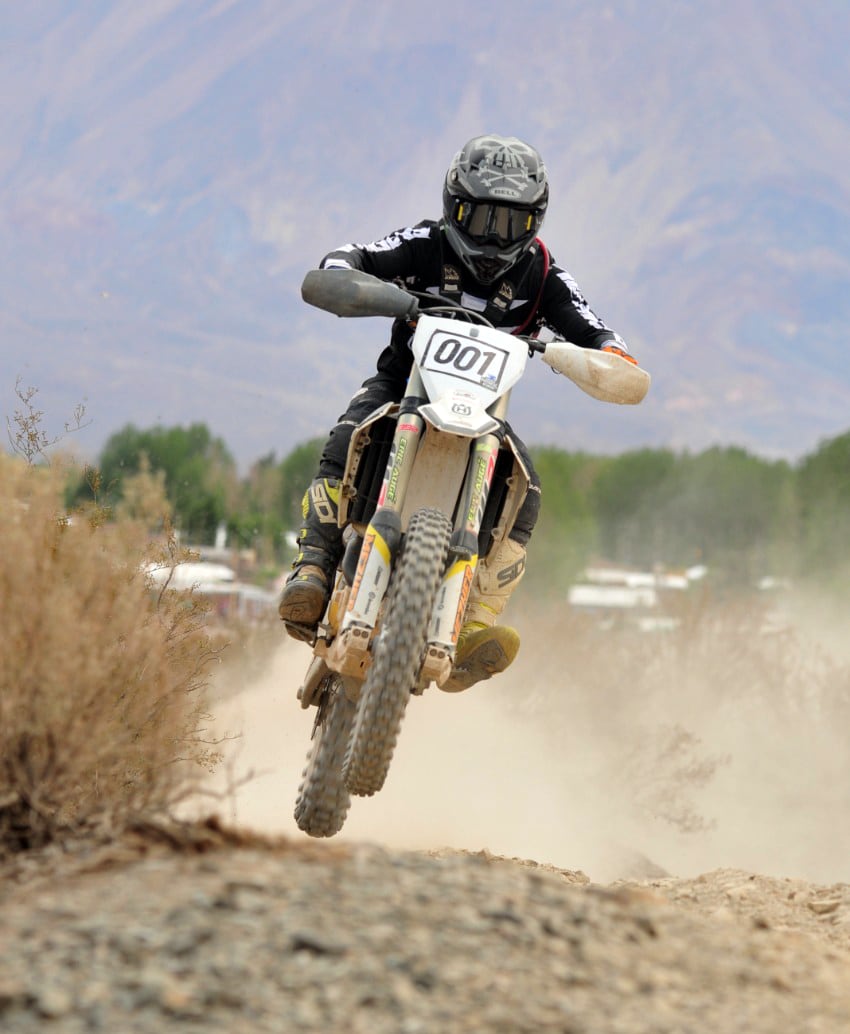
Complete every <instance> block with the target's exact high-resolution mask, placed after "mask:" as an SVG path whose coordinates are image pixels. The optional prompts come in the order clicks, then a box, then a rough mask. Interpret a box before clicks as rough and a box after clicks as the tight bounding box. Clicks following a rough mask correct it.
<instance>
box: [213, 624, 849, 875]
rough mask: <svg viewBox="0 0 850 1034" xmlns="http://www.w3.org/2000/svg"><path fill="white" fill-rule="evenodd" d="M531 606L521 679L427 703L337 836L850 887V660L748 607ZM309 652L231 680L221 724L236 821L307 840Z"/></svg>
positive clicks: (227, 810)
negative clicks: (614, 623)
mask: <svg viewBox="0 0 850 1034" xmlns="http://www.w3.org/2000/svg"><path fill="white" fill-rule="evenodd" d="M521 617H522V618H524V620H517V625H518V627H519V629H520V631H521V633H522V637H523V649H522V651H521V653H520V656H519V658H518V659H517V661H516V662H515V664H514V666H513V668H512V669H511V670H510V671H509V672H507V673H505V674H504V675H502V676H501V677H499V678H498V679H494V680H492V681H490V682H487V683H482V684H479V685H478V686H475V687H473V688H472V689H471V690H469V691H467V692H466V693H463V694H458V695H449V694H444V693H441V692H439V691H438V690H437V689H435V688H431V689H429V690H428V691H427V692H426V693H425V694H424V696H422V697H415V698H413V699H412V700H411V702H410V705H409V707H408V711H407V714H406V716H405V720H404V724H403V727H402V731H401V735H400V737H399V743H398V745H397V748H396V753H395V757H394V759H393V764H392V767H391V769H390V773H389V776H388V779H387V783H386V785H385V787H384V789H383V790H382V791H381V793H380V794H378V795H377V796H375V797H373V798H354V799H353V801H352V807H351V811H350V812H349V816H348V819H347V821H346V824H345V827H344V829H343V831H342V832H341V833H340V834H338V836H337V837H336V838H335V839H336V840H337V841H345V840H358V841H364V840H365V841H370V842H373V843H379V844H383V845H385V846H387V847H390V848H399V849H439V848H444V847H451V848H457V849H467V850H473V851H478V850H482V849H486V850H488V851H490V852H492V853H494V854H503V855H508V856H512V857H513V856H516V857H521V858H530V859H534V860H536V861H538V862H542V863H548V864H552V865H556V866H558V867H561V868H569V869H581V870H583V871H584V872H585V873H587V874H588V875H589V876H590V877H591V879H593V880H595V881H598V882H610V881H611V880H614V879H617V878H629V877H641V876H649V875H652V874H658V873H659V870H663V871H666V872H669V873H670V874H672V875H676V876H683V877H689V876H695V875H698V874H700V873H702V872H707V871H710V870H713V869H717V868H740V869H745V870H748V871H751V872H758V873H763V874H769V875H773V876H786V877H795V878H802V879H808V880H813V881H818V882H837V881H850V861H848V859H850V741H849V740H848V736H847V732H846V730H847V729H848V727H850V726H848V719H850V674H849V673H848V671H850V670H848V669H847V668H846V667H843V666H842V664H840V663H838V662H836V661H833V660H832V659H831V658H828V657H825V656H824V655H823V654H822V652H821V651H820V647H819V646H816V645H815V644H809V643H808V641H807V640H806V638H805V635H803V636H802V638H799V637H798V633H797V631H796V630H791V629H789V628H788V627H787V626H782V627H781V628H779V629H777V628H775V627H773V626H770V627H768V626H766V625H765V623H764V615H762V614H760V613H755V614H753V613H746V614H742V613H740V612H732V611H730V609H729V608H724V609H723V610H718V611H717V612H705V611H701V612H700V613H698V614H696V615H691V616H690V617H686V618H685V620H684V621H683V625H682V627H681V628H680V629H679V630H677V631H676V632H673V633H654V634H650V635H646V634H643V635H636V634H635V633H630V632H628V631H623V630H616V629H614V630H603V629H600V628H599V627H598V626H596V625H594V624H590V623H588V622H586V621H580V620H577V619H576V618H575V616H573V615H570V614H569V613H566V612H564V613H559V614H557V615H553V614H551V613H549V614H548V615H547V617H546V618H545V619H541V618H540V617H539V616H537V617H534V616H532V615H531V614H530V613H529V612H527V611H526V612H525V613H524V615H522V616H521ZM309 659H310V651H309V649H308V648H307V647H306V646H304V645H303V644H299V643H296V642H294V641H291V640H287V639H285V638H284V637H283V636H281V642H280V644H279V645H277V646H276V647H275V648H274V649H273V650H272V651H271V652H270V653H269V655H268V656H267V657H266V658H265V660H264V663H263V664H262V665H258V664H257V663H256V661H254V662H253V663H252V664H251V666H250V669H251V670H250V671H249V672H248V673H247V674H246V673H245V672H243V671H241V670H240V666H239V665H230V666H228V667H227V669H226V670H225V671H224V672H223V673H222V678H221V680H220V682H219V684H218V685H217V686H216V687H215V688H216V691H217V695H218V701H219V702H218V704H217V705H216V708H215V717H216V725H217V729H218V732H219V734H227V735H230V736H235V737H237V738H235V739H233V740H232V741H230V742H229V743H228V744H227V760H226V764H225V765H224V766H223V767H222V769H221V771H220V772H219V773H218V776H217V788H218V789H219V791H221V790H222V788H224V787H225V785H226V784H230V785H229V790H228V792H227V793H226V796H225V797H224V798H223V800H222V806H221V808H220V810H221V812H222V814H223V815H225V817H227V818H228V819H229V820H230V821H232V822H236V823H238V824H240V825H243V826H247V827H250V828H254V829H259V830H263V831H265V832H269V833H285V834H288V835H292V836H294V837H304V834H302V833H301V832H300V831H298V829H297V827H296V826H295V823H294V820H293V818H292V810H293V806H294V802H295V797H296V794H297V790H298V785H299V782H300V777H301V771H302V769H303V766H304V760H305V756H306V753H307V750H308V748H309V742H310V732H311V727H312V722H313V716H314V713H315V712H314V710H313V709H310V710H309V711H304V710H302V709H301V706H300V704H299V703H298V701H297V700H296V696H295V694H296V691H297V687H298V685H299V684H300V681H301V678H302V675H303V673H304V670H305V669H306V667H307V664H308V662H309Z"/></svg>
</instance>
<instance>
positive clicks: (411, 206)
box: [0, 0, 850, 464]
mask: <svg viewBox="0 0 850 1034" xmlns="http://www.w3.org/2000/svg"><path fill="white" fill-rule="evenodd" d="M517 12H518V9H517V8H516V7H515V5H510V4H508V3H505V2H504V0H495V2H492V3H488V4H483V3H469V4H466V5H462V6H458V5H457V4H450V3H447V2H445V0H436V2H432V3H429V4H427V5H426V4H421V5H420V4H414V5H397V4H390V3H388V2H386V0H376V2H373V3H371V4H368V5H367V4H363V3H358V2H355V0H349V2H332V3H329V4H325V5H320V6H316V5H314V4H312V3H306V2H303V3H301V2H295V0H290V2H288V3H286V4H280V3H278V2H276V0H240V2H238V3H237V2H235V0H193V2H192V3H182V2H178V0H150V2H148V3H146V4H144V5H138V4H135V3H131V2H129V0H84V2H80V3H76V4H73V5H72V4H57V3H55V0H41V2H34V3H31V4H29V5H27V6H26V8H25V7H24V6H23V5H21V6H20V7H18V6H17V5H16V6H15V7H14V8H13V7H12V6H11V5H7V7H6V9H5V10H4V11H3V13H2V14H0V58H2V60H0V91H2V97H3V98H4V99H3V102H2V104H0V231H2V237H0V240H2V244H0V290H2V295H3V300H2V305H0V360H2V365H0V375H1V376H0V398H2V401H3V410H4V412H6V413H8V412H10V411H11V410H12V409H13V408H14V404H15V398H14V385H15V379H16V377H18V376H21V377H22V379H23V381H24V382H25V383H27V384H33V385H36V386H38V387H39V389H40V395H39V402H40V406H41V408H43V409H44V410H45V411H46V412H47V414H48V421H49V422H52V423H53V424H54V425H61V422H62V420H64V419H65V418H66V417H67V416H68V415H69V414H70V411H71V409H72V408H73V405H74V403H75V402H78V401H80V400H81V399H86V400H87V408H88V414H89V417H90V418H91V419H92V420H93V423H92V425H91V426H90V427H89V428H88V429H87V430H86V431H85V432H84V433H83V434H82V435H81V436H80V437H79V442H80V443H81V445H82V446H83V447H84V448H85V449H87V450H88V451H89V452H91V453H95V452H96V451H97V450H98V449H99V448H100V446H101V445H102V444H103V442H104V440H105V439H106V437H107V436H108V435H109V434H111V433H112V432H113V431H115V430H117V429H118V428H119V427H120V426H122V425H123V424H124V423H126V422H128V421H132V422H134V423H136V424H137V425H139V426H149V425H151V424H153V423H154V422H156V421H158V420H161V421H162V422H164V423H167V424H172V423H186V422H189V421H193V420H204V421H206V422H207V423H208V424H209V425H210V427H211V428H212V429H213V430H214V432H215V433H216V434H220V435H221V436H222V437H223V438H224V439H225V441H226V442H227V443H228V444H229V445H230V446H231V448H232V449H233V451H234V453H235V454H236V455H237V457H238V458H239V460H240V461H241V462H242V463H243V464H246V463H248V462H250V461H251V460H253V459H255V458H257V457H259V456H260V455H262V454H265V453H268V452H270V451H271V450H277V452H278V453H279V454H280V453H281V452H285V451H287V450H288V449H289V448H291V446H292V445H294V444H295V443H296V442H298V441H301V440H303V439H305V438H307V437H311V436H314V435H319V434H323V433H324V432H325V431H326V429H327V427H328V426H329V425H330V424H331V423H332V422H333V420H334V419H335V417H336V416H337V413H338V412H339V410H340V409H341V408H342V406H343V405H344V404H345V402H346V400H347V399H348V397H349V395H350V394H351V393H352V392H353V390H354V389H355V387H356V386H357V385H358V384H359V382H360V380H361V379H362V378H363V377H365V376H367V375H368V374H369V373H370V372H371V370H372V366H373V363H374V357H375V356H376V354H377V350H378V348H379V347H380V346H381V345H382V343H383V341H384V339H385V337H386V334H387V331H388V329H389V327H388V325H385V324H384V323H382V322H381V321H347V322H342V321H338V320H335V319H334V318H333V317H330V316H328V315H326V314H323V313H319V312H316V311H312V310H308V309H307V308H306V306H304V305H303V304H302V303H301V301H300V298H299V294H298V290H299V286H300V282H301V278H302V276H303V273H304V272H305V271H306V269H307V268H309V267H310V266H312V265H315V264H316V262H317V261H318V260H319V259H320V258H321V256H322V255H323V254H324V253H325V252H326V251H328V250H330V249H331V248H332V247H334V246H336V245H338V244H340V243H342V242H344V241H347V240H360V241H365V240H371V239H375V238H377V237H380V236H383V235H384V234H385V233H386V232H388V231H390V230H392V229H394V228H396V227H398V226H401V225H404V224H406V223H408V222H412V221H415V220H418V219H420V218H424V217H426V216H437V215H438V214H439V211H440V192H441V181H442V177H443V175H444V172H445V167H446V165H447V163H448V161H449V160H450V158H451V156H452V154H453V153H454V151H455V150H457V148H458V147H459V146H460V145H461V144H462V143H463V142H464V140H466V139H467V138H468V137H470V136H472V135H475V134H477V133H479V132H484V131H486V132H490V131H495V132H506V133H516V134H517V135H519V136H522V137H525V138H526V139H528V140H529V141H531V142H532V143H534V144H535V145H536V146H537V147H538V148H539V149H540V150H541V151H542V152H543V154H544V157H545V158H546V161H547V164H548V166H549V169H550V173H551V179H552V202H551V205H550V212H549V217H548V219H547V223H546V226H545V227H544V233H543V236H544V238H545V239H546V241H547V243H548V244H549V246H550V249H551V250H552V252H553V253H554V255H555V256H556V257H557V258H558V260H559V261H560V262H561V263H562V264H564V265H566V266H567V267H568V268H569V269H570V270H571V271H572V272H573V273H574V275H575V276H576V278H577V279H578V281H579V283H580V284H581V286H582V288H583V289H584V291H585V293H586V294H587V295H588V297H589V299H590V301H591V303H592V304H593V306H594V308H595V309H596V310H597V311H598V312H599V313H600V315H602V316H603V317H604V318H606V319H607V320H608V322H609V323H611V324H612V325H613V326H614V327H615V328H616V329H617V330H618V331H620V333H622V334H623V336H624V337H626V339H627V340H628V341H629V342H630V343H631V345H632V347H633V349H634V351H635V352H636V353H637V355H638V356H639V358H640V359H641V361H642V363H643V364H644V365H645V366H646V367H647V368H648V369H650V370H651V372H652V373H653V376H654V384H653V389H652V392H651V394H650V397H649V398H648V399H647V401H646V403H645V404H644V405H643V406H641V407H639V408H638V409H636V410H634V411H624V410H620V409H615V408H614V407H606V406H604V405H602V404H600V403H595V402H593V401H592V400H589V399H586V398H585V397H584V396H582V395H581V394H580V393H579V392H578V391H577V389H575V388H573V387H572V386H571V385H569V384H568V383H566V382H564V381H562V380H559V379H556V378H554V377H552V376H551V375H550V374H549V373H548V371H545V370H544V369H543V367H542V365H541V366H540V368H539V369H534V370H532V372H531V375H530V376H529V378H528V379H527V381H526V382H524V384H523V385H522V386H521V387H520V388H519V389H518V390H517V392H516V393H515V408H514V414H513V417H514V423H515V424H516V425H518V426H519V428H520V429H521V431H522V432H524V436H525V437H526V438H527V439H528V440H529V441H531V442H544V441H545V442H552V443H556V444H560V445H562V446H564V447H567V448H584V449H591V450H599V451H601V450H606V451H610V450H617V451H619V450H621V449H624V448H630V447H635V446H639V445H644V444H647V445H670V446H673V447H675V448H682V447H688V448H691V449H700V448H703V447H704V446H706V445H708V444H711V443H714V442H724V443H737V444H741V445H744V446H746V447H748V448H750V449H752V450H754V451H758V452H760V453H762V454H784V455H791V456H795V455H799V454H801V453H803V452H805V451H808V450H810V449H811V448H813V447H814V446H815V445H816V443H817V441H818V439H819V438H822V437H824V436H830V435H833V434H837V433H839V432H842V431H844V430H846V429H847V427H848V426H850V364H848V362H847V359H846V356H845V350H846V345H847V330H848V325H850V291H848V286H847V285H848V282H850V173H848V169H850V73H849V72H848V66H847V60H846V53H847V47H848V44H850V7H848V5H847V4H846V3H844V0H820V2H818V3H815V4H814V5H812V6H810V7H809V8H803V7H800V6H798V5H794V4H791V3H790V2H785V0H739V2H735V3H732V2H731V0H730V2H726V0H720V2H717V3H714V4H711V5H702V4H696V3H692V2H690V0H666V2H661V0H657V2H645V3H638V2H637V0H620V2H612V3H609V4H604V3H602V4H600V3H596V2H590V0H587V2H585V0H540V2H538V3H535V4H533V5H527V7H526V8H525V9H524V10H523V13H522V16H521V17H522V20H520V15H519V14H518V13H517Z"/></svg>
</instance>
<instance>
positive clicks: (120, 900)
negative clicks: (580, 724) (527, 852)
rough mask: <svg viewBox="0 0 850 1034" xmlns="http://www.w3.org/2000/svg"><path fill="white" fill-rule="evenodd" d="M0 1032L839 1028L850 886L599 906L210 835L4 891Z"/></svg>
mask: <svg viewBox="0 0 850 1034" xmlns="http://www.w3.org/2000/svg"><path fill="white" fill-rule="evenodd" d="M0 877H2V882H0V904H1V905H2V911H0V1030H2V1031H4V1032H7V1034H18V1032H26V1034H30V1032H34V1031H39V1032H42V1031H62V1032H65V1031H67V1032H77V1031H81V1032H82V1031H99V1030H102V1031H109V1032H110V1034H134V1032H162V1031H172V1030H174V1031H180V1032H187V1034H188V1032H195V1031H197V1032H200V1031H204V1032H211V1031H227V1032H235V1031H240V1032H242V1031H248V1032H250V1031H270V1032H271V1031H274V1032H290V1031H292V1032H297V1031H311V1032H312V1031H322V1032H331V1031H332V1032H336V1031H340V1032H354V1034H356V1032H361V1031H362V1032H364V1034H365V1032H369V1034H382V1032H388V1034H389V1032H392V1034H431V1032H435V1034H436V1032H439V1034H447V1032H455V1031H457V1032H470V1031H482V1032H505V1034H516V1032H524V1031H529V1032H531V1031H534V1032H539V1031H558V1032H563V1034H596V1032H599V1034H643V1032H647V1034H649V1032H652V1034H674V1032H676V1034H678V1032H682V1034H684V1032H706V1034H708V1032H711V1034H715V1032H722V1034H777V1032H783V1034H784V1032H794V1034H800V1032H824V1034H842V1032H845V1031H850V885H845V884H840V885H836V886H832V887H821V886H814V885H811V884H808V883H805V882H803V881H798V880H781V879H769V878H766V877H762V876H756V875H751V874H748V873H743V872H733V871H726V870H724V871H719V872H714V873H709V874H707V875H704V876H701V877H699V878H698V879H696V880H678V879H672V878H665V879H656V880H651V881H647V882H643V883H617V884H612V885H608V886H599V885H594V884H592V883H590V882H589V881H588V880H587V878H586V877H585V876H584V875H583V874H581V873H578V872H570V871H566V870H558V869H554V868H552V867H549V866H545V867H544V866H539V865H537V864H535V863H534V862H528V861H519V860H515V859H514V860H511V859H504V858H494V857H492V856H490V855H488V854H487V853H486V852H483V853H481V854H469V853H455V852H449V851H445V852H439V853H435V854H434V853H431V854H427V853H415V852H391V851H387V850H384V849H382V848H378V847H375V846H370V845H366V844H364V845H358V846H350V845H337V844H334V843H313V842H308V841H304V840H298V841H295V840H276V841H270V840H266V839H264V838H260V837H254V836H252V835H249V834H237V833H233V832H227V831H224V830H222V829H220V828H219V827H218V825H217V824H216V823H210V824H208V825H207V826H205V827H197V828H195V829H193V830H192V831H191V832H187V831H185V830H183V831H178V832H176V833H175V831H173V830H172V831H170V832H169V831H166V830H162V829H152V830H147V831H144V832H140V833H139V834H137V835H135V836H133V837H131V838H128V839H126V840H124V841H122V842H121V843H113V844H101V845H98V846H92V845H89V846H85V845H82V846H79V847H77V848H76V849H74V850H72V851H71V852H67V851H66V852H65V853H60V852H58V851H53V852H46V853H43V854H40V855H38V856H31V857H27V858H24V859H21V858H19V859H17V860H16V861H15V863H14V864H7V865H6V866H5V868H3V869H2V871H0Z"/></svg>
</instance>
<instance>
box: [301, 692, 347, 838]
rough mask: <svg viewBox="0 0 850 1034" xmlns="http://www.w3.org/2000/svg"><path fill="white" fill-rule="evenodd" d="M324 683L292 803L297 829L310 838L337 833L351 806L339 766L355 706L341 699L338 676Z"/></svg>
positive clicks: (343, 757)
mask: <svg viewBox="0 0 850 1034" xmlns="http://www.w3.org/2000/svg"><path fill="white" fill-rule="evenodd" d="M325 683H326V688H324V689H323V691H322V692H323V694H326V696H324V697H323V698H320V701H319V707H320V709H321V708H324V712H325V713H324V715H323V716H321V715H320V718H319V724H318V727H317V728H316V732H315V735H314V737H313V743H312V745H311V747H310V751H309V753H308V754H307V765H306V767H305V769H304V772H303V776H304V778H303V779H302V781H301V785H300V786H299V787H298V798H297V800H296V802H295V821H296V823H297V824H298V828H299V829H301V830H303V831H304V832H305V833H307V834H308V835H309V836H311V837H332V836H333V835H334V834H335V833H338V832H339V831H340V830H341V829H342V826H343V823H344V822H345V817H346V815H347V814H348V809H349V807H350V805H351V795H350V794H349V792H348V790H347V788H346V786H345V781H344V780H343V777H342V766H343V762H344V761H345V753H346V749H347V747H348V741H349V739H350V738H351V730H352V728H353V726H354V717H355V712H356V709H357V704H356V703H355V702H354V701H352V700H349V699H348V697H347V696H346V695H345V692H344V690H343V686H342V680H341V679H340V678H339V677H338V676H336V675H330V676H328V677H327V678H326V679H325Z"/></svg>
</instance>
